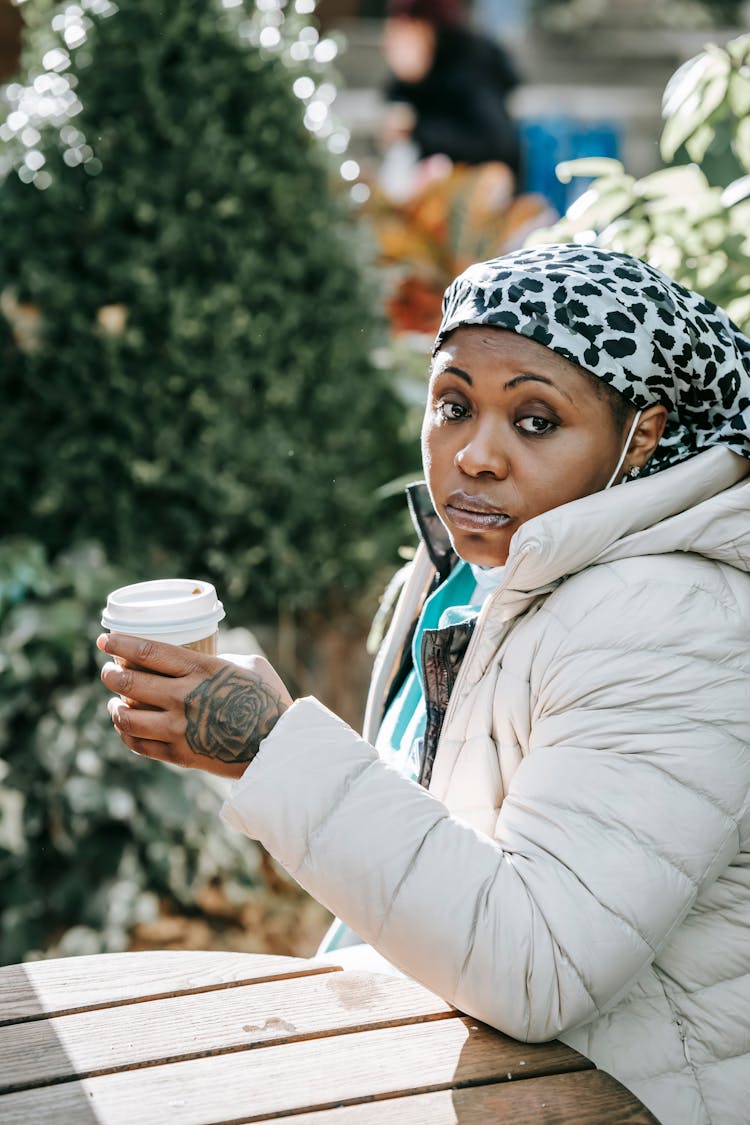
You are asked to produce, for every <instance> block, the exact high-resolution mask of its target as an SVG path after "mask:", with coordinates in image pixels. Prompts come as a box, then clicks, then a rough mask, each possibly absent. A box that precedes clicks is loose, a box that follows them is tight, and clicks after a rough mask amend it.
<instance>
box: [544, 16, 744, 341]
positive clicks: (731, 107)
mask: <svg viewBox="0 0 750 1125" xmlns="http://www.w3.org/2000/svg"><path fill="white" fill-rule="evenodd" d="M663 113H664V118H665V122H664V129H663V132H662V137H661V153H662V157H663V159H664V161H665V163H666V164H667V166H666V167H664V168H663V169H660V170H659V171H657V172H653V173H652V174H651V175H648V176H644V177H642V178H641V179H636V178H635V177H633V176H630V175H628V174H627V172H626V171H625V169H624V168H623V166H622V164H620V163H619V162H618V161H616V160H602V159H591V160H585V159H584V160H576V161H570V162H569V163H568V164H565V165H559V166H558V175H559V176H561V177H564V178H567V177H571V176H575V175H582V176H596V177H597V178H596V179H595V181H594V183H593V184H592V185H591V187H590V188H589V190H588V191H586V192H585V193H584V194H583V195H582V196H581V197H580V198H579V199H577V200H576V202H575V203H574V204H573V205H572V206H571V207H570V208H569V209H568V212H567V214H566V215H565V216H564V217H563V218H562V219H561V220H560V222H559V223H556V224H555V225H554V226H553V227H551V228H548V229H547V230H546V231H543V232H536V233H535V234H533V235H532V237H531V238H530V239H529V242H531V243H533V244H538V243H542V242H569V241H576V242H594V241H595V242H596V243H597V244H598V245H600V246H607V247H609V248H610V249H613V250H621V251H624V252H625V253H628V254H634V255H635V256H636V257H638V258H642V259H644V260H645V261H648V262H650V263H651V265H653V266H656V267H657V268H658V269H660V270H663V271H664V273H666V274H668V275H669V276H671V277H673V278H675V279H676V280H677V281H680V282H681V283H682V284H683V285H687V286H688V287H689V288H691V289H695V290H697V291H698V292H699V293H702V294H704V295H705V296H706V297H708V298H709V300H711V301H714V302H715V303H716V304H717V305H721V306H722V307H723V308H724V309H726V311H727V312H728V313H729V315H730V317H731V318H732V319H733V320H734V321H735V322H736V323H737V324H738V325H739V326H740V327H741V328H744V329H745V330H746V331H748V330H750V35H743V36H740V37H738V38H737V39H734V40H732V41H731V42H729V43H728V44H727V45H726V47H719V46H716V45H714V44H709V45H708V46H707V47H706V49H705V51H703V52H702V53H701V54H700V55H697V56H696V57H695V58H694V59H691V60H690V61H689V62H687V63H685V64H684V65H683V66H682V67H680V69H679V70H678V71H677V73H676V74H675V75H674V77H673V78H672V79H671V80H670V82H669V84H668V85H667V89H666V91H665V94H664V101H663Z"/></svg>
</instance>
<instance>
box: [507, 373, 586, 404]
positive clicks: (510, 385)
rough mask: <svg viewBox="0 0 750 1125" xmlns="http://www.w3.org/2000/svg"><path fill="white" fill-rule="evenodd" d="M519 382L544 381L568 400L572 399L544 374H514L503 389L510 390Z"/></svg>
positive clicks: (518, 384)
mask: <svg viewBox="0 0 750 1125" xmlns="http://www.w3.org/2000/svg"><path fill="white" fill-rule="evenodd" d="M521 383H546V384H547V386H548V387H552V389H553V390H555V391H559V392H560V394H561V395H564V396H565V398H567V399H568V401H569V402H573V399H572V398H571V397H570V395H569V394H568V392H567V391H564V390H563V389H562V387H558V385H557V383H553V382H552V380H551V379H547V378H546V377H545V376H544V375H516V376H515V378H513V379H509V380H508V382H507V383H506V384H505V386H504V388H503V390H506V391H511V390H513V388H514V387H518V386H520V385H521Z"/></svg>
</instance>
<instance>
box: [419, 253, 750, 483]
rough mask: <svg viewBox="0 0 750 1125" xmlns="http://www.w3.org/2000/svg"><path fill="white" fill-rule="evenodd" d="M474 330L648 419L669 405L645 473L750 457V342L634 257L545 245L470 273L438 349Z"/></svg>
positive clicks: (459, 287) (449, 300) (446, 307)
mask: <svg viewBox="0 0 750 1125" xmlns="http://www.w3.org/2000/svg"><path fill="white" fill-rule="evenodd" d="M472 324H486V325H492V326H494V327H496V328H506V329H510V330H511V331H512V332H518V333H520V334H521V335H522V336H528V337H529V339H531V340H536V341H537V342H538V343H540V344H544V345H545V347H548V348H551V349H552V351H554V352H557V354H558V355H561V356H563V357H564V358H565V359H568V360H571V361H572V362H573V363H576V364H578V365H579V366H580V367H585V368H586V370H587V371H590V372H591V373H592V374H594V375H597V376H599V378H600V379H604V380H605V382H607V383H609V384H610V386H612V387H614V388H615V390H617V391H619V392H620V394H621V395H623V396H624V398H626V399H627V400H628V402H629V403H631V405H632V406H634V407H635V408H636V410H643V409H645V408H646V407H647V406H653V405H655V404H656V403H663V404H664V406H666V407H667V409H668V410H669V417H668V419H667V425H666V429H665V431H664V436H663V437H662V439H661V441H660V443H659V446H658V448H657V449H656V452H655V453H654V454H653V456H652V457H651V459H650V461H649V462H648V465H647V466H646V468H645V472H648V473H654V472H658V470H660V469H664V468H666V467H667V466H669V465H675V464H677V463H678V462H679V461H684V460H685V459H686V458H688V457H691V456H693V454H695V453H697V452H699V451H700V450H701V449H703V448H704V447H705V446H708V445H716V444H722V445H728V446H729V448H730V449H732V450H734V452H735V453H739V454H740V455H741V456H742V457H747V458H750V339H748V337H747V336H745V335H744V334H743V333H742V332H740V330H739V328H737V326H736V325H735V324H733V323H732V321H731V320H730V319H729V317H728V316H727V315H726V313H725V312H723V310H722V309H719V308H717V307H716V305H713V304H712V303H711V302H710V301H707V300H705V299H704V298H703V297H701V296H699V295H698V294H697V293H693V292H692V291H691V290H690V289H685V287H684V286H682V285H679V284H678V283H677V282H675V281H671V280H670V279H669V278H668V277H666V276H665V275H664V274H663V273H660V272H659V270H656V269H653V267H652V266H648V265H646V264H645V263H644V262H641V261H639V260H638V259H637V258H633V257H631V256H630V255H629V254H619V253H616V252H614V251H611V250H602V249H599V248H598V247H595V246H577V245H572V244H567V245H559V246H539V247H536V248H534V249H530V250H518V251H516V252H514V253H512V254H507V255H505V256H504V257H502V258H493V259H492V260H491V261H489V262H480V263H478V264H477V265H473V266H470V267H469V269H467V270H466V271H465V272H464V273H462V274H461V275H460V276H459V277H457V278H456V280H455V281H454V282H453V283H452V284H451V285H450V286H449V287H448V289H447V290H446V292H445V296H444V298H443V320H442V323H441V325H440V329H439V331H438V334H437V338H436V341H435V350H437V348H438V347H439V346H440V344H441V343H442V342H443V340H445V338H446V336H447V335H448V334H449V333H450V332H452V331H453V330H454V329H455V328H459V327H461V326H465V325H472Z"/></svg>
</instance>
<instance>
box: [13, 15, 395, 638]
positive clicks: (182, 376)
mask: <svg viewBox="0 0 750 1125" xmlns="http://www.w3.org/2000/svg"><path fill="white" fill-rule="evenodd" d="M40 5H41V9H40ZM24 7H26V6H24ZM29 8H30V10H31V11H32V12H33V13H35V14H36V17H37V19H36V21H35V22H34V26H33V35H32V36H31V42H30V43H27V47H26V52H25V58H26V64H27V68H28V70H27V74H26V75H25V76H24V78H23V81H22V82H19V83H15V84H12V85H11V86H10V87H9V88H8V91H7V98H8V113H7V116H6V120H5V123H4V125H3V126H2V128H1V129H0V141H2V142H4V144H3V147H2V149H0V164H2V165H3V166H4V169H5V173H6V178H5V180H4V182H3V183H2V187H1V188H0V232H1V236H0V289H1V290H2V295H1V296H0V312H1V313H2V317H0V319H4V320H5V322H6V324H7V327H8V328H9V329H10V336H9V334H8V332H7V331H6V332H5V334H4V340H3V342H2V345H0V346H2V349H3V351H2V359H3V364H2V371H1V372H0V390H2V395H3V402H4V407H3V411H2V413H1V414H0V475H1V476H2V479H3V482H4V487H3V490H2V496H1V497H0V526H2V527H3V528H4V530H5V531H6V532H8V533H16V534H23V535H29V536H32V537H36V538H39V539H40V540H42V541H43V542H44V543H45V544H47V545H48V546H49V548H50V550H51V552H52V553H53V555H54V553H55V552H57V551H59V550H61V549H62V548H63V547H65V546H66V545H67V544H69V543H70V542H71V541H72V540H76V539H79V538H85V539H88V538H94V539H97V540H99V541H101V542H102V543H103V545H104V547H105V550H106V553H107V554H108V555H109V556H110V557H112V558H117V560H118V562H119V563H120V564H121V565H122V567H123V568H124V569H125V570H126V571H128V572H130V573H132V574H137V575H138V576H139V577H144V578H145V577H149V576H151V575H156V574H165V573H169V572H171V571H174V570H179V571H180V572H181V573H188V574H194V575H196V576H206V577H210V578H211V579H212V580H213V581H215V582H216V584H217V586H218V587H219V589H220V590H221V592H222V595H223V596H224V598H225V600H227V601H228V602H229V608H230V610H242V613H243V616H245V617H246V618H249V619H251V620H255V621H257V620H261V619H264V618H265V619H269V618H273V617H274V615H275V614H276V612H277V609H278V608H279V606H283V607H284V608H285V609H286V610H295V609H298V608H304V607H309V606H313V605H320V604H321V602H325V601H326V600H327V599H334V600H337V601H339V602H340V601H341V600H344V599H345V598H346V597H348V596H349V592H352V591H357V590H359V589H362V587H363V586H364V585H365V584H366V582H367V580H368V578H370V577H371V575H372V574H373V571H374V570H375V568H376V567H377V566H378V564H379V563H382V561H383V560H384V559H387V560H390V559H391V558H393V557H395V549H396V546H397V543H398V539H399V532H400V530H401V528H400V525H398V524H397V521H396V520H395V519H394V517H393V509H391V510H390V512H389V511H387V510H385V511H384V509H383V506H382V503H381V502H380V501H378V500H377V499H376V497H375V490H376V488H377V486H378V485H380V484H381V483H382V482H383V481H384V480H388V479H390V478H391V477H392V476H393V475H394V471H398V470H399V469H400V468H401V467H402V464H403V456H404V452H403V448H402V441H401V438H400V433H399V425H400V408H399V405H398V403H397V401H396V397H395V395H394V394H393V390H392V386H391V382H390V377H389V374H388V372H385V371H383V370H381V369H380V368H379V367H378V366H376V364H375V363H374V362H373V359H372V354H373V351H374V350H375V349H374V345H375V343H376V342H377V340H378V332H379V325H378V319H379V308H380V305H381V302H380V298H379V295H378V293H377V292H376V291H375V290H374V288H373V287H372V286H371V285H370V284H369V282H368V281H366V280H365V272H364V270H363V264H362V262H361V261H360V260H359V253H360V252H359V249H358V246H357V228H356V226H355V222H354V218H353V216H352V214H351V213H350V211H349V207H348V204H347V202H346V199H345V197H344V193H343V184H342V181H341V179H340V177H338V174H337V169H336V168H334V167H333V164H332V161H331V159H330V157H329V154H328V153H327V152H326V150H325V147H324V145H323V144H321V143H320V142H319V141H318V140H317V139H316V137H315V136H314V135H313V134H312V133H311V132H310V130H309V128H307V127H306V126H305V124H304V123H303V116H305V115H306V116H307V120H308V125H309V126H310V127H319V126H321V125H322V124H325V122H326V120H327V109H326V105H325V99H326V98H328V99H330V96H331V91H332V90H333V87H332V85H331V83H330V81H328V82H327V83H326V82H324V81H322V78H323V77H324V74H323V73H322V72H323V71H324V70H325V69H326V68H325V67H324V66H323V64H322V63H320V62H316V61H315V58H314V56H315V55H316V53H317V55H318V56H320V57H321V58H329V57H330V54H331V50H335V47H328V48H326V50H324V51H323V52H322V54H321V51H320V47H321V46H322V44H321V43H318V42H317V32H316V31H315V29H314V28H312V27H304V26H301V23H300V17H294V18H296V20H297V23H296V24H295V23H294V22H293V19H294V18H293V17H290V19H289V20H286V21H285V20H284V18H283V15H282V10H281V7H276V6H274V5H273V4H271V5H264V6H263V11H262V12H260V11H255V9H254V8H250V7H248V10H247V11H246V10H245V6H244V5H243V4H239V5H237V4H232V5H231V6H228V7H227V8H226V9H223V8H222V7H221V6H220V5H219V4H218V3H213V2H210V3H206V2H205V0H200V2H198V0H179V2H176V3H175V4H173V5H169V6H168V7H166V8H165V7H163V6H161V5H154V4H153V3H151V0H130V2H129V3H128V4H124V5H122V7H121V8H120V9H117V8H115V6H114V5H112V4H110V3H109V0H86V2H84V3H81V4H80V5H65V4H62V5H55V6H54V7H53V8H52V10H51V12H50V11H49V9H50V4H49V3H48V2H47V0H37V5H34V4H33V3H32V0H29ZM40 10H42V11H44V12H45V13H46V19H45V20H41V19H39V18H38V17H39V11H40ZM272 17H273V18H272ZM290 21H291V26H292V30H288V29H287V30H286V31H284V30H283V29H284V27H285V26H286V24H287V23H290ZM280 29H281V30H280ZM282 31H283V34H282ZM326 42H328V43H330V41H326ZM263 43H268V44H273V49H271V48H270V47H269V48H268V49H267V48H265V47H263V46H262V44H263ZM295 48H296V49H295ZM295 59H296V60H297V61H295ZM300 60H301V61H300ZM302 71H304V74H302ZM298 81H301V82H302V85H295V89H297V91H298V94H299V96H295V94H294V93H293V91H292V86H293V84H296V83H297V82H298ZM323 87H326V89H325V90H323ZM321 91H323V92H321ZM313 103H314V104H315V107H316V108H315V110H314V112H313ZM311 114H312V118H311ZM329 128H330V125H329ZM323 131H325V130H323ZM334 147H339V148H340V144H339V145H338V146H334ZM334 178H335V179H336V180H337V182H338V184H340V185H341V190H338V188H336V189H334V187H333V180H334ZM344 591H346V593H345V594H342V592H344Z"/></svg>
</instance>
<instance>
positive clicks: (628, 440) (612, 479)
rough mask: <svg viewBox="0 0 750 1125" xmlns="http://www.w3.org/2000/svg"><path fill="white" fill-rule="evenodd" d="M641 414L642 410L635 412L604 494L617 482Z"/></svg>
mask: <svg viewBox="0 0 750 1125" xmlns="http://www.w3.org/2000/svg"><path fill="white" fill-rule="evenodd" d="M642 413H643V411H642V410H639V411H637V413H636V416H635V418H634V419H633V424H632V426H631V427H630V430H629V431H628V436H627V437H626V438H625V445H624V446H623V450H622V453H621V454H620V460H619V461H618V462H617V464H616V465H615V471H614V472H613V473H612V476H611V477H610V478H609V480H608V481H607V483H606V484H605V486H604V489H603V491H604V492H606V491H607V489H608V488H611V486H612V485H613V484H614V483H615V481H616V480H617V477H618V475H619V472H620V469H621V468H622V463H623V461H624V460H625V458H626V457H627V455H628V450H629V449H630V443H631V441H632V440H633V434H634V433H635V431H636V430H637V428H638V423H639V422H640V420H641V414H642Z"/></svg>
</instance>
